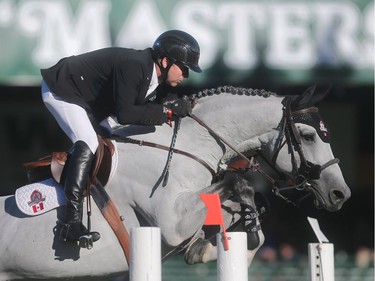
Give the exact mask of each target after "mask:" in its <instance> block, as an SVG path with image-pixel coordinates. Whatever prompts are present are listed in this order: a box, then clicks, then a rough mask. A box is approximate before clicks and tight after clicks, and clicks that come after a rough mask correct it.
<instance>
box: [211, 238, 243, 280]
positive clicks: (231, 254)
mask: <svg viewBox="0 0 375 281" xmlns="http://www.w3.org/2000/svg"><path fill="white" fill-rule="evenodd" d="M227 237H228V240H229V250H228V251H225V248H224V241H223V234H222V233H218V234H217V235H216V241H217V280H218V281H233V280H236V281H248V268H247V235H246V233H245V232H227Z"/></svg>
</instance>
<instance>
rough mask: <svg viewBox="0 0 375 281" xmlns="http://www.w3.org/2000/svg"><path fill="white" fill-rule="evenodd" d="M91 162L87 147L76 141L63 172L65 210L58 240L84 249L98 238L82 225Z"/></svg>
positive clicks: (91, 155) (96, 234)
mask: <svg viewBox="0 0 375 281" xmlns="http://www.w3.org/2000/svg"><path fill="white" fill-rule="evenodd" d="M93 160H94V154H93V153H92V152H91V150H90V148H89V147H88V145H87V144H86V143H85V142H83V141H77V142H76V143H75V144H74V146H73V149H72V150H71V152H70V156H69V158H68V161H67V166H66V171H64V172H65V178H64V182H63V185H64V192H65V200H66V210H65V216H64V218H63V221H62V222H61V224H62V228H61V231H60V236H59V238H60V240H62V241H65V242H66V241H68V242H74V243H76V242H80V243H79V244H80V246H81V247H85V248H91V247H92V242H95V241H97V240H99V238H100V234H99V233H98V232H89V231H88V230H87V228H86V227H85V226H84V225H83V224H82V209H83V196H84V192H85V189H86V187H87V183H88V180H89V176H90V171H91V166H92V164H93ZM90 243H91V247H90Z"/></svg>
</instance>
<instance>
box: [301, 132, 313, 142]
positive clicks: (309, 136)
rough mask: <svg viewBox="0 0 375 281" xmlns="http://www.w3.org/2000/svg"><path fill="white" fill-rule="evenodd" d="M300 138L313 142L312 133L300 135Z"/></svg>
mask: <svg viewBox="0 0 375 281" xmlns="http://www.w3.org/2000/svg"><path fill="white" fill-rule="evenodd" d="M301 137H302V138H303V139H304V140H305V141H315V133H312V134H302V135H301Z"/></svg>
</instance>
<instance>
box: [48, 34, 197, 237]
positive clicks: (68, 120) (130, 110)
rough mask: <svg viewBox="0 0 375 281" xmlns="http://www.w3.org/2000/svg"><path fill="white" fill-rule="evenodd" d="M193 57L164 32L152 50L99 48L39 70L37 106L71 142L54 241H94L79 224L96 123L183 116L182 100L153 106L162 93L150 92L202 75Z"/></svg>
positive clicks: (191, 48) (192, 44) (186, 106)
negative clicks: (39, 102)
mask: <svg viewBox="0 0 375 281" xmlns="http://www.w3.org/2000/svg"><path fill="white" fill-rule="evenodd" d="M199 55H200V49H199V44H198V42H197V41H196V40H195V39H194V38H193V37H192V36H191V35H190V34H188V33H186V32H183V31H180V30H169V31H166V32H164V33H162V34H161V35H160V36H159V37H158V38H157V39H156V41H155V42H154V44H153V46H152V48H147V49H144V50H134V49H127V48H116V47H111V48H105V49H100V50H96V51H92V52H88V53H84V54H81V55H77V56H71V57H66V58H63V59H61V60H60V61H59V62H58V63H57V64H56V65H54V66H53V67H51V68H49V69H42V70H41V74H42V77H43V81H42V98H43V102H44V103H45V105H46V107H47V108H48V110H49V111H50V112H51V113H52V115H53V116H54V118H55V119H56V121H57V122H58V124H59V126H60V127H61V129H62V130H63V131H64V132H65V134H66V135H67V136H68V137H69V138H70V140H71V141H72V142H73V147H72V149H71V151H70V153H69V157H68V161H67V164H66V171H64V173H65V177H64V180H63V181H62V185H63V187H64V193H65V198H66V211H65V214H64V216H63V218H62V220H61V221H60V222H61V225H62V227H61V231H60V233H59V238H60V240H62V241H69V242H75V243H76V242H77V241H79V240H80V238H82V237H84V236H85V235H91V236H92V239H93V241H96V240H98V239H99V238H100V234H99V233H98V232H91V233H88V230H87V228H86V227H85V226H84V225H83V224H82V208H83V196H84V191H85V189H86V187H87V184H88V180H89V174H90V171H91V166H92V163H93V160H94V154H95V153H96V150H97V148H98V145H99V144H98V138H97V133H98V134H99V131H98V130H99V129H100V126H98V123H99V122H100V121H101V120H102V119H104V118H105V117H107V116H109V115H113V116H115V117H116V118H117V121H118V123H120V124H121V125H124V124H138V125H162V124H163V123H165V122H167V121H169V120H170V119H171V118H172V117H173V116H175V117H185V116H186V115H187V114H188V112H189V111H190V110H191V107H190V103H189V102H188V101H185V100H182V99H179V100H176V101H174V102H172V103H164V104H163V103H161V102H160V103H157V102H156V101H157V100H160V99H158V98H156V97H158V96H160V95H163V94H165V93H160V91H159V90H158V89H160V88H162V87H158V89H156V88H157V86H158V85H159V84H164V85H165V84H166V85H169V86H172V87H175V86H177V85H178V84H180V83H181V82H182V81H183V80H184V78H187V77H188V76H189V69H191V70H193V71H195V72H202V70H201V69H200V67H199V65H198V60H199Z"/></svg>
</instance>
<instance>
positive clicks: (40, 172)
mask: <svg viewBox="0 0 375 281" xmlns="http://www.w3.org/2000/svg"><path fill="white" fill-rule="evenodd" d="M98 140H99V146H98V150H97V151H96V154H95V161H94V165H93V167H92V170H91V175H90V178H91V179H95V178H97V179H98V180H99V181H100V182H101V183H102V185H103V186H105V185H106V184H107V182H108V179H109V175H110V173H111V168H112V156H113V155H114V152H115V147H114V145H113V143H112V142H111V140H110V139H107V138H102V137H100V136H98ZM68 155H69V152H65V151H64V152H53V153H52V154H51V155H48V156H46V157H43V158H40V159H39V160H37V161H33V162H28V163H24V164H23V166H24V167H25V168H26V171H27V178H28V181H29V182H30V183H34V182H37V181H42V180H45V179H48V178H51V177H52V178H54V179H55V181H56V182H58V183H60V181H61V175H62V173H63V170H64V166H65V162H66V160H67V159H68Z"/></svg>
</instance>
